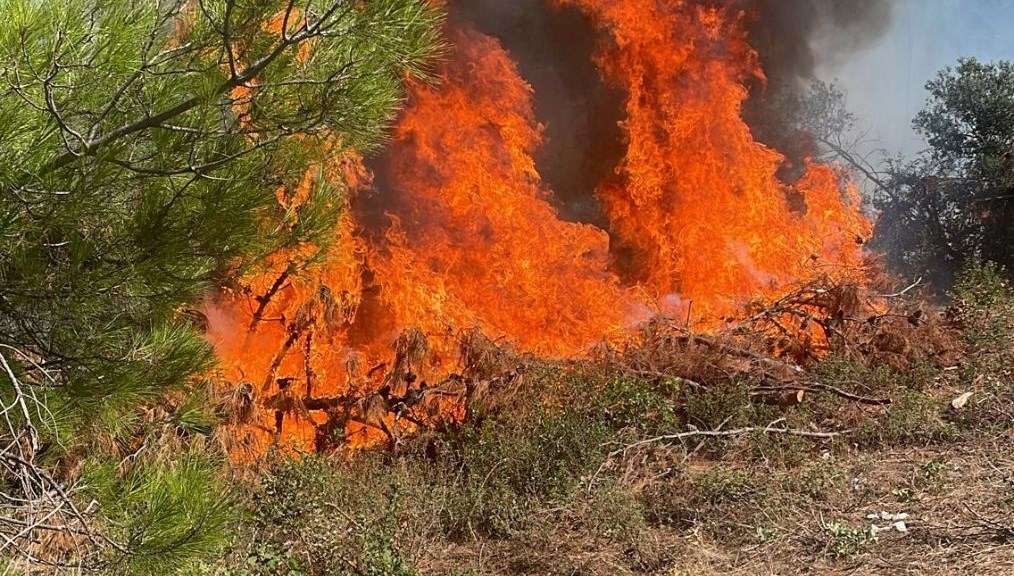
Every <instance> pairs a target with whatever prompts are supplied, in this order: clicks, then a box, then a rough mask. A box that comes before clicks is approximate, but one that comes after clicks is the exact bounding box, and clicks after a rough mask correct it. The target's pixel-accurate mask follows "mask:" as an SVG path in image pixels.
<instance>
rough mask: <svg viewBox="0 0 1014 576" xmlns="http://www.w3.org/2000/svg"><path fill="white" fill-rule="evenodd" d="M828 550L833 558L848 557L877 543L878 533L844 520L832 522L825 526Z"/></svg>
mask: <svg viewBox="0 0 1014 576" xmlns="http://www.w3.org/2000/svg"><path fill="white" fill-rule="evenodd" d="M824 532H825V533H826V534H827V536H828V539H829V542H828V551H829V553H830V554H831V557H833V558H847V557H849V556H852V555H855V554H858V553H860V552H862V551H863V550H865V549H866V548H868V547H870V546H871V545H873V544H875V543H876V541H877V535H876V534H874V533H873V530H871V529H869V528H859V527H856V526H851V525H849V524H845V523H843V522H832V523H831V524H828V525H827V526H825V527H824Z"/></svg>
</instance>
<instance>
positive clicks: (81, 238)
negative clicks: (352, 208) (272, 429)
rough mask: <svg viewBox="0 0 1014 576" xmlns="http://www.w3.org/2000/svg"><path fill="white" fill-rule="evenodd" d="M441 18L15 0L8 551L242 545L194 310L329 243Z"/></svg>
mask: <svg viewBox="0 0 1014 576" xmlns="http://www.w3.org/2000/svg"><path fill="white" fill-rule="evenodd" d="M439 18H440V15H439V13H438V12H437V11H436V10H435V9H434V8H432V7H431V6H430V4H429V3H428V2H427V1H426V0H367V1H353V0H304V1H300V2H294V1H292V0H60V1H47V0H0V401H2V403H3V409H2V412H0V416H2V418H0V475H2V482H3V487H2V488H0V490H2V499H0V500H2V501H0V552H2V553H3V554H5V555H9V556H12V557H14V558H17V559H19V560H18V561H19V562H29V563H34V564H50V565H54V566H60V565H63V566H72V567H76V569H82V568H84V569H106V570H108V571H109V572H111V573H116V574H129V573H144V574H151V573H172V572H173V571H174V570H175V569H177V568H181V567H184V566H186V565H187V564H188V563H189V562H191V561H193V560H194V559H195V558H199V557H200V555H201V554H204V553H207V552H208V551H209V550H212V549H213V548H214V547H215V546H216V545H217V544H218V543H219V542H220V540H221V537H222V536H223V526H224V523H225V522H226V521H227V519H228V515H229V506H228V498H227V497H226V496H225V494H224V493H223V490H224V487H223V485H222V482H221V481H220V480H219V479H218V474H217V473H216V468H215V462H214V458H213V456H212V455H211V451H209V450H201V449H200V447H201V446H202V445H203V444H204V443H205V442H206V440H207V437H208V435H209V434H210V433H211V430H212V427H213V423H214V420H213V419H212V418H211V416H210V415H209V414H208V411H207V404H208V403H207V401H206V399H204V398H202V396H201V394H202V390H201V387H200V386H199V385H195V382H194V376H195V375H196V374H200V373H201V372H202V371H205V370H207V369H208V368H209V367H210V366H211V361H212V355H211V352H210V350H209V347H208V345H207V344H206V343H205V342H204V341H203V339H202V338H201V337H200V335H199V332H198V330H197V329H195V326H194V325H193V324H194V323H193V322H192V321H190V320H188V316H187V315H185V314H182V313H181V310H182V309H183V307H184V306H185V305H188V304H192V303H195V302H197V301H199V299H200V298H201V297H202V295H204V294H206V293H207V291H208V290H209V289H211V288H212V287H213V286H215V285H216V284H218V283H221V282H223V281H225V280H226V279H227V278H228V277H229V275H230V274H235V273H237V271H240V270H242V269H244V268H246V267H250V266H257V265H258V264H259V263H262V262H263V261H264V259H265V258H266V256H267V255H269V254H271V253H273V252H274V251H276V250H279V249H282V248H285V247H289V246H295V245H306V244H323V242H324V241H325V237H324V233H325V232H326V231H327V230H329V229H330V228H331V226H333V224H334V218H335V216H336V213H335V211H336V210H338V209H339V207H340V206H341V201H340V200H341V197H340V196H341V193H342V188H341V183H340V181H338V180H337V179H333V178H327V177H325V176H327V170H326V167H327V164H326V162H327V160H328V156H330V155H332V154H335V153H336V152H337V150H338V149H340V148H354V149H356V150H359V151H370V150H372V149H373V148H374V147H376V146H377V145H378V143H380V141H381V139H382V137H383V134H384V131H385V129H386V128H387V127H388V124H389V122H390V121H391V120H392V117H393V114H394V112H395V109H396V107H397V105H398V104H399V102H400V101H401V98H402V97H403V82H404V79H405V77H406V76H407V75H419V74H422V73H423V72H424V67H425V63H426V62H427V60H428V59H429V58H431V57H432V56H433V55H434V53H435V50H437V49H438V48H439V46H438V44H439V41H438V29H439V27H438V25H437V24H438V22H439ZM311 167H312V168H313V169H312V170H311V171H310V172H309V176H307V170H308V168H311ZM280 189H288V190H296V189H299V190H300V191H301V193H305V195H306V197H305V198H303V199H302V200H301V201H300V202H296V203H290V204H289V205H288V206H287V207H283V206H282V203H280V202H279V201H278V199H277V198H276V194H277V193H278V191H279V190H280ZM76 481H77V482H76ZM92 499H94V502H93V504H92V505H89V501H91V500H92Z"/></svg>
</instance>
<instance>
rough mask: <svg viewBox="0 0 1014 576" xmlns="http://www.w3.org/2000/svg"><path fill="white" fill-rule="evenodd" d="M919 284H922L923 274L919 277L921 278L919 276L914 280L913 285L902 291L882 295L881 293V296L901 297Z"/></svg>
mask: <svg viewBox="0 0 1014 576" xmlns="http://www.w3.org/2000/svg"><path fill="white" fill-rule="evenodd" d="M919 284H922V276H920V277H919V278H918V279H917V280H916V281H915V282H913V283H912V285H911V286H909V287H908V288H905V289H904V290H902V291H900V292H895V293H894V294H881V295H880V297H881V298H900V297H901V296H904V295H905V294H906V293H908V292H909V291H910V290H912V289H913V288H915V287H916V286H918V285H919Z"/></svg>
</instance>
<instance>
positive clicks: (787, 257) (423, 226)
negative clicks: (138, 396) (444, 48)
mask: <svg viewBox="0 0 1014 576" xmlns="http://www.w3.org/2000/svg"><path fill="white" fill-rule="evenodd" d="M554 1H555V2H557V3H559V4H569V5H573V6H576V7H579V8H580V9H582V10H584V11H585V12H586V13H587V14H588V15H589V16H590V18H591V19H592V21H593V22H594V24H595V25H596V26H597V27H598V28H599V29H600V30H601V32H602V33H603V42H602V46H601V49H600V50H599V53H598V54H597V56H596V59H597V63H598V65H599V67H600V68H601V70H602V72H603V75H604V77H605V79H606V80H607V81H609V82H612V83H614V84H615V85H617V86H619V87H620V88H622V90H623V91H624V92H625V94H626V95H627V97H626V103H625V112H626V119H625V120H624V121H623V123H622V125H621V127H622V130H623V133H624V135H625V139H626V142H625V143H626V147H627V152H626V156H625V158H624V159H623V161H622V163H621V164H620V165H619V166H617V167H616V172H617V175H618V177H619V178H618V180H615V181H611V182H610V183H609V184H603V185H602V186H600V188H599V189H598V190H597V191H595V192H594V193H595V194H597V195H598V197H599V198H600V200H601V201H602V205H603V209H604V215H605V217H606V218H607V220H608V221H609V223H610V226H609V229H608V230H603V229H599V228H596V227H594V226H592V225H590V224H583V223H575V222H568V221H564V220H563V219H561V218H560V217H559V215H558V213H557V211H556V209H555V208H554V207H553V203H552V200H553V198H552V191H551V190H549V189H547V187H546V186H545V185H544V184H543V183H542V182H541V179H540V176H539V173H538V170H537V168H536V165H535V161H534V159H533V154H534V152H535V151H536V150H537V148H538V146H539V145H540V142H541V132H542V126H541V125H540V124H539V123H538V121H537V120H536V118H535V114H534V112H533V92H532V89H531V87H530V86H529V85H528V84H527V83H526V82H525V80H524V78H522V76H521V74H520V73H519V70H518V68H517V66H516V64H515V63H514V62H513V61H512V59H511V57H510V55H509V54H508V52H507V51H506V50H504V48H503V47H502V46H501V45H500V43H499V42H498V41H497V40H496V39H494V38H491V37H488V36H485V35H483V34H481V33H480V32H478V31H476V30H474V29H472V28H471V27H469V26H467V25H456V26H450V27H449V29H448V31H447V34H448V38H449V40H450V41H451V42H452V44H453V46H454V50H453V54H452V56H451V57H450V58H448V60H447V61H446V62H444V63H443V64H442V68H441V81H440V83H439V84H438V85H436V86H434V85H429V84H424V83H416V84H414V85H412V86H411V98H410V100H409V103H408V106H407V109H406V110H405V111H404V113H403V115H402V117H401V120H400V122H399V124H398V125H397V127H396V129H395V132H394V136H393V140H392V143H391V145H390V147H389V150H388V153H387V154H386V156H385V159H384V160H383V161H382V163H381V165H380V166H379V167H378V176H379V178H378V181H377V182H372V181H371V180H370V178H369V175H368V174H367V173H366V172H365V171H364V169H363V168H362V164H361V163H360V162H359V159H358V158H356V157H355V156H352V155H348V154H345V155H340V156H338V157H336V159H335V166H333V167H316V168H315V169H316V170H317V172H314V174H317V175H319V173H320V172H324V173H327V174H328V175H329V176H330V177H331V178H339V177H340V178H341V179H343V180H345V181H357V182H358V183H359V184H358V185H353V186H350V194H349V205H348V207H347V210H346V211H345V213H344V215H343V216H342V218H341V221H340V222H339V223H338V225H337V227H336V229H335V237H334V242H333V243H332V245H331V246H330V248H329V249H328V250H329V252H328V253H327V256H326V258H323V259H322V262H323V264H321V265H317V266H314V267H312V268H311V270H312V273H310V274H305V273H293V268H292V266H291V265H290V263H291V262H292V261H294V260H300V259H302V258H306V257H308V256H310V255H312V254H313V253H314V250H315V249H314V248H313V247H306V248H305V250H306V251H307V253H305V254H303V253H293V254H282V255H278V257H277V261H276V262H275V263H274V265H273V266H272V267H271V270H270V272H266V273H263V274H259V275H257V276H255V277H253V278H247V279H245V280H244V281H243V286H244V289H242V290H237V291H234V292H230V293H227V294H223V295H222V297H221V298H219V299H217V300H216V301H215V302H214V303H211V304H209V306H208V317H209V338H210V339H211V340H212V342H213V343H214V344H215V346H216V349H217V350H218V353H219V356H220V358H221V359H222V369H221V374H220V378H221V380H223V381H226V382H230V383H233V384H234V385H236V390H237V393H238V394H240V395H241V396H242V397H241V398H240V401H244V402H248V403H254V404H256V408H253V409H252V410H250V411H249V413H250V414H251V416H250V417H249V418H248V419H246V420H244V421H242V422H238V423H237V428H236V432H237V435H238V437H242V438H241V439H243V440H244V442H245V444H246V445H247V446H248V448H249V450H250V453H251V454H253V455H256V454H258V453H260V452H262V451H263V450H264V449H265V448H266V447H267V446H269V445H270V444H271V443H273V442H278V441H283V442H288V443H290V444H291V445H292V446H294V447H296V448H302V449H306V448H312V447H313V446H315V445H316V446H318V447H319V446H320V445H321V444H320V442H321V434H324V433H327V434H335V433H337V434H344V440H345V443H346V444H347V445H363V444H367V443H370V442H374V441H376V440H377V439H382V438H383V435H382V434H380V433H379V431H381V430H384V431H388V430H389V429H390V427H392V426H398V425H399V423H398V422H396V421H395V419H396V418H395V417H392V416H391V415H390V414H386V413H385V414H380V415H375V414H374V411H372V408H371V406H372V404H370V402H373V400H370V399H371V398H375V397H376V394H377V392H376V391H377V390H378V389H379V390H381V393H382V394H383V401H385V402H387V401H389V400H390V394H408V391H409V389H410V387H411V386H412V383H411V381H410V380H408V379H406V380H405V382H402V381H401V376H403V375H406V374H408V373H411V374H412V378H415V377H419V378H422V379H426V378H429V379H435V378H439V377H441V376H444V375H446V374H449V373H451V372H453V371H454V370H455V369H456V366H455V361H456V352H455V350H456V346H457V342H458V339H459V337H460V335H461V334H463V333H465V332H469V331H472V330H479V331H481V332H482V333H484V334H486V335H487V336H488V337H490V338H493V339H499V340H502V341H504V342H509V343H510V344H511V345H513V346H514V347H515V348H517V349H519V350H522V351H526V352H531V353H535V354H539V355H542V356H546V357H553V358H564V357H573V356H576V355H580V354H581V353H583V352H584V351H586V350H588V349H589V348H590V347H592V346H594V345H595V344H596V343H598V342H602V341H610V342H617V341H621V340H623V339H624V338H626V337H627V336H629V335H630V333H631V330H632V328H634V327H635V326H636V325H637V324H638V323H639V322H642V321H644V320H647V319H649V318H650V317H651V316H653V315H655V314H659V313H662V314H666V315H670V316H676V317H678V318H681V319H684V318H685V317H687V316H690V315H691V314H692V320H693V323H694V327H695V329H708V328H716V327H720V326H721V325H722V323H723V321H724V319H727V318H736V317H737V316H739V317H742V315H743V314H744V310H746V306H747V304H749V303H750V302H754V301H758V300H773V299H776V298H777V297H779V296H780V295H781V294H784V293H785V292H787V291H789V290H790V289H792V288H793V287H794V286H797V285H798V284H799V283H801V282H805V281H806V280H808V279H812V278H815V277H818V276H830V277H832V278H843V277H852V276H857V275H859V274H860V272H861V256H862V255H861V243H862V241H863V239H865V238H866V237H868V235H869V233H870V223H869V222H868V221H867V219H866V218H865V217H863V215H862V213H861V212H860V211H859V208H858V204H859V202H858V193H857V192H856V190H855V189H854V188H853V187H852V186H851V185H850V184H849V183H847V181H846V180H845V179H844V178H843V177H842V176H841V175H840V174H839V173H837V172H836V171H835V169H833V168H832V167H830V166H825V165H819V164H815V163H808V164H807V165H806V166H805V172H804V173H803V176H802V177H801V178H800V179H799V180H798V181H796V182H794V183H785V182H782V181H780V180H779V178H778V177H777V172H778V170H779V168H780V167H781V165H782V164H783V163H784V162H785V158H784V157H783V156H782V155H780V154H779V153H778V152H776V151H774V150H772V149H770V148H768V147H766V146H764V145H763V144H760V143H758V142H756V141H755V140H754V139H753V137H752V135H751V133H750V129H749V127H748V126H747V124H746V123H745V122H744V121H743V119H742V117H741V113H740V112H741V107H742V105H743V102H744V100H745V99H746V98H747V96H748V94H747V88H746V87H745V85H746V82H747V80H749V79H750V78H751V77H755V78H762V77H763V73H762V71H761V69H760V67H759V64H758V59H757V55H756V53H755V52H754V51H753V50H752V49H751V47H750V46H749V43H748V38H747V35H746V32H745V30H744V18H745V16H744V14H743V13H742V12H741V11H737V10H734V9H732V8H728V7H716V6H715V5H713V4H711V5H709V6H707V7H706V6H702V5H701V3H698V2H690V1H686V2H679V1H675V0H622V1H620V0H554ZM729 4H730V5H731V4H737V5H738V4H740V2H729ZM325 168H326V169H325ZM311 176H312V175H308V178H307V180H306V181H305V182H304V184H303V186H301V190H297V191H294V193H293V194H291V195H290V194H286V193H285V191H280V194H279V198H280V201H282V202H283V203H284V202H293V201H295V200H293V199H294V198H297V199H298V198H305V197H307V196H308V194H307V192H306V190H304V189H302V188H306V187H311V186H313V181H314V178H313V177H311ZM591 192H592V191H589V193H591ZM790 198H793V199H794V200H793V201H790ZM410 330H411V332H406V331H410ZM405 334H415V335H422V336H424V337H425V339H426V341H427V342H428V345H429V348H430V351H431V354H429V355H427V356H426V358H415V357H411V355H408V356H405V358H408V360H405V358H402V360H403V361H407V362H408V365H401V366H395V365H394V361H393V360H392V357H393V356H394V352H393V351H392V345H393V344H394V343H395V342H396V341H398V342H400V343H401V344H399V346H404V343H405V342H406V337H404V336H403V335H405ZM400 336H402V338H401V340H399V337H400ZM403 364H404V362H403ZM392 375H395V378H394V379H392V378H391V376H392ZM392 382H394V383H395V384H396V389H394V390H390V391H388V390H387V388H390V385H391V383H392ZM406 382H407V383H406ZM239 383H246V387H244V386H243V385H241V384H239ZM385 383H386V384H385ZM382 386H386V388H382ZM244 395H245V396H244ZM341 395H357V396H359V397H361V398H362V399H363V400H362V401H361V402H360V403H359V404H358V405H357V406H358V408H357V410H358V412H357V413H356V415H353V416H351V417H349V415H348V414H345V417H344V419H336V418H337V417H336V415H335V414H334V413H333V411H332V412H327V410H321V409H317V407H316V405H313V406H311V407H310V408H308V407H307V404H306V401H307V400H309V399H314V398H322V397H332V398H334V397H338V396H341ZM336 422H337V423H338V424H337V426H338V427H339V428H341V429H340V430H334V429H333V428H335V426H336V424H335V423H336ZM417 424H418V422H416V423H415V424H407V425H406V424H404V423H402V424H401V425H403V426H409V427H411V426H414V425H417ZM325 429H326V431H325V432H322V430H325Z"/></svg>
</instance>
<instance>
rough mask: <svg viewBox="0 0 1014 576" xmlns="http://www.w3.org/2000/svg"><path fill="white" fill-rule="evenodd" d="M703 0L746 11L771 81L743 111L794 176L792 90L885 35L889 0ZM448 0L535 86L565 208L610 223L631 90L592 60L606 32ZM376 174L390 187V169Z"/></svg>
mask: <svg viewBox="0 0 1014 576" xmlns="http://www.w3.org/2000/svg"><path fill="white" fill-rule="evenodd" d="M696 1H699V2H701V3H707V4H716V3H717V4H720V5H724V6H727V7H730V8H732V9H741V10H744V11H745V12H746V14H747V23H748V34H749V40H750V43H751V45H752V46H754V48H755V49H757V50H758V53H759V56H760V59H761V64H762V66H763V68H764V71H765V74H766V76H767V78H768V81H767V83H766V84H763V83H760V82H755V83H754V84H753V85H752V86H751V87H750V88H751V97H750V99H749V101H748V102H747V104H746V107H745V109H744V117H745V119H746V120H747V122H748V124H749V125H750V127H751V129H752V131H753V132H754V135H755V137H756V138H757V139H758V140H760V141H761V142H764V143H765V144H767V145H769V146H771V147H773V148H775V149H777V150H779V151H780V152H782V153H783V154H784V155H786V157H787V158H788V159H789V162H788V163H787V166H786V170H785V171H784V173H783V174H782V177H783V179H785V180H794V179H795V177H796V176H797V175H798V174H799V173H800V168H801V165H802V158H803V157H804V156H806V155H807V154H808V153H809V152H810V150H808V148H807V144H806V142H805V139H802V138H800V137H799V135H798V134H797V133H795V132H793V131H791V130H788V129H787V126H790V125H792V122H791V121H790V120H789V119H791V118H792V117H793V114H794V110H793V102H794V100H795V97H796V96H798V95H799V94H800V93H801V92H802V91H803V90H804V89H805V87H806V86H807V84H808V83H809V81H810V80H812V79H814V78H815V75H816V71H817V70H818V68H819V67H821V66H822V65H826V64H827V63H828V62H830V61H832V60H835V59H842V58H847V56H848V54H850V53H852V52H853V51H855V50H856V49H858V48H860V47H862V46H865V45H867V44H869V43H872V42H874V40H875V39H876V38H877V37H879V36H880V35H881V34H883V33H884V32H885V31H886V30H887V28H888V27H889V25H890V20H891V12H892V0H696ZM448 3H449V16H450V18H451V20H452V21H454V22H467V23H468V24H470V25H471V26H473V27H475V28H476V29H478V30H479V31H480V32H482V33H484V34H486V35H489V36H492V37H494V38H496V39H498V40H499V41H500V43H501V44H502V45H503V47H504V48H505V49H506V50H507V51H508V52H509V53H510V54H511V57H512V58H513V59H514V60H515V62H516V63H517V64H518V67H519V69H520V71H521V74H522V76H523V77H524V78H525V80H526V81H527V82H528V83H529V84H530V85H531V86H532V89H533V98H534V105H535V114H536V118H537V119H538V121H539V122H541V123H543V124H544V126H545V129H544V133H543V136H544V142H543V144H542V146H540V147H539V149H538V150H537V151H536V153H535V160H536V165H537V168H538V170H539V173H540V175H541V176H542V180H543V182H544V183H545V184H546V186H547V187H548V188H549V189H551V190H552V191H553V196H552V199H551V201H552V202H553V203H554V205H555V206H556V207H557V208H558V209H559V211H560V216H561V217H562V218H564V219H566V220H571V221H579V222H586V223H589V224H593V225H596V226H598V227H600V228H604V229H605V228H608V222H607V220H606V219H605V218H604V216H603V214H602V210H601V207H600V205H599V201H598V200H597V199H596V197H595V194H594V192H595V189H596V188H597V187H599V186H601V185H603V184H607V183H608V182H609V181H610V179H612V178H614V177H615V168H616V166H617V165H618V164H619V163H620V161H621V160H622V158H623V157H624V155H625V153H626V149H625V144H624V142H623V134H622V131H621V129H620V127H619V122H620V121H622V120H623V119H624V116H625V111H624V98H625V96H624V94H623V93H622V92H621V91H619V90H618V89H617V88H615V87H612V86H609V85H607V84H605V83H604V82H603V79H602V77H601V74H600V72H599V70H598V69H597V68H596V66H595V63H594V54H595V53H596V50H597V48H598V43H599V41H600V40H601V36H600V34H599V32H597V31H596V30H595V28H594V26H593V25H592V24H591V23H590V22H589V20H588V18H587V17H586V16H585V15H584V14H583V13H582V12H581V10H579V9H578V8H575V7H559V6H556V5H555V3H553V2H550V1H549V0H449V1H448ZM646 17H651V16H650V15H646ZM381 163H382V162H381ZM377 180H378V182H377V183H378V185H379V186H378V188H379V189H380V190H383V189H384V188H385V184H386V182H385V180H386V177H385V175H384V174H383V171H378V174H377ZM381 196H382V197H383V196H386V195H384V194H381ZM375 201H379V202H375V204H376V205H375V206H374V208H375V210H373V211H374V212H376V214H373V216H377V217H381V216H382V214H383V205H384V200H383V198H376V199H375Z"/></svg>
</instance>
